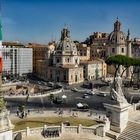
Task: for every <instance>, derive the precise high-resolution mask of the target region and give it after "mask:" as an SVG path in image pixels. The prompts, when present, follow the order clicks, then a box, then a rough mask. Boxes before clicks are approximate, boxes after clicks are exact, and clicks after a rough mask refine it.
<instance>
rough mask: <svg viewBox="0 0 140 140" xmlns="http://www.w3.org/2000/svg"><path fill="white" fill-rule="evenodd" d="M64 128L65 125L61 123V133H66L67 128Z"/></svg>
mask: <svg viewBox="0 0 140 140" xmlns="http://www.w3.org/2000/svg"><path fill="white" fill-rule="evenodd" d="M64 127H65V126H64V124H63V123H61V133H64V131H65V128H64Z"/></svg>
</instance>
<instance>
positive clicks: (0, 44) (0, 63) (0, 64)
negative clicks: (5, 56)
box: [0, 21, 2, 73]
mask: <svg viewBox="0 0 140 140" xmlns="http://www.w3.org/2000/svg"><path fill="white" fill-rule="evenodd" d="M1 29H2V26H1V21H0V73H2V30H1Z"/></svg>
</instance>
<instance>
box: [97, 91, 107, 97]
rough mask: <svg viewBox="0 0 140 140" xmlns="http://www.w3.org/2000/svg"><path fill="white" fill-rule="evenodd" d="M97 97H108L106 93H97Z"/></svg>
mask: <svg viewBox="0 0 140 140" xmlns="http://www.w3.org/2000/svg"><path fill="white" fill-rule="evenodd" d="M97 96H102V97H106V93H105V92H99V93H97Z"/></svg>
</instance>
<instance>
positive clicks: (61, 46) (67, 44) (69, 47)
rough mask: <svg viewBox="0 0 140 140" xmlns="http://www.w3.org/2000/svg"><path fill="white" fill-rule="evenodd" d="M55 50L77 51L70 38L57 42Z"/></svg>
mask: <svg viewBox="0 0 140 140" xmlns="http://www.w3.org/2000/svg"><path fill="white" fill-rule="evenodd" d="M57 50H61V51H77V48H76V45H75V43H74V42H73V41H71V40H63V41H61V42H59V43H58V46H57Z"/></svg>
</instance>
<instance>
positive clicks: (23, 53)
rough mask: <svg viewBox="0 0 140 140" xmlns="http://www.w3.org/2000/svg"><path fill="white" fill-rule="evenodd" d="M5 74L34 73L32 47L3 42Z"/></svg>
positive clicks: (15, 75)
mask: <svg viewBox="0 0 140 140" xmlns="http://www.w3.org/2000/svg"><path fill="white" fill-rule="evenodd" d="M2 55H3V76H5V77H7V78H8V77H9V76H10V78H15V77H17V78H18V77H20V76H23V75H26V74H28V73H32V49H31V48H26V47H25V46H24V45H22V46H18V47H17V46H13V45H11V44H9V43H7V44H6V43H4V44H3V49H2Z"/></svg>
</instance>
